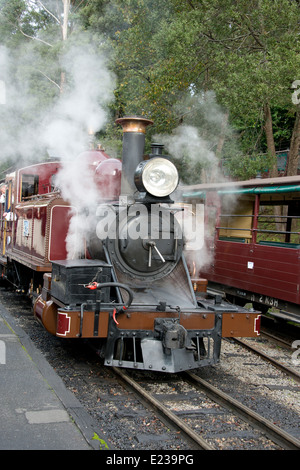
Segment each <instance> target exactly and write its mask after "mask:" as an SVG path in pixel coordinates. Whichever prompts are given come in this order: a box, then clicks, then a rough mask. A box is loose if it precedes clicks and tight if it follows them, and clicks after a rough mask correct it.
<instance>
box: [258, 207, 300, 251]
mask: <svg viewBox="0 0 300 470" xmlns="http://www.w3.org/2000/svg"><path fill="white" fill-rule="evenodd" d="M257 229H258V230H257V242H258V243H260V244H272V245H278V246H290V247H291V248H298V247H299V243H300V231H299V230H300V217H299V201H292V202H290V203H287V202H286V203H282V204H280V205H271V204H268V203H267V202H265V203H262V204H261V205H260V210H259V214H258V226H257Z"/></svg>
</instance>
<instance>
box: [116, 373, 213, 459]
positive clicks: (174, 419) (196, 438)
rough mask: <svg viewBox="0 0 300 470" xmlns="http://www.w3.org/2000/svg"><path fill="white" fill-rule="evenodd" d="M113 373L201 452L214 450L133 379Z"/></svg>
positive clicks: (124, 374) (123, 374)
mask: <svg viewBox="0 0 300 470" xmlns="http://www.w3.org/2000/svg"><path fill="white" fill-rule="evenodd" d="M112 369H113V370H114V372H115V373H116V374H117V375H119V376H120V377H121V379H122V380H123V381H125V382H126V383H127V384H129V385H130V386H131V387H132V388H133V389H134V390H135V391H137V392H138V394H140V395H141V396H142V397H143V398H144V399H145V400H146V401H148V402H149V403H150V404H151V405H152V406H154V407H155V408H156V409H157V410H159V412H160V413H162V414H163V416H165V417H166V418H167V419H168V420H169V421H171V422H172V423H173V424H175V425H176V427H177V428H179V429H180V430H181V431H183V432H184V433H185V434H186V435H187V436H188V437H189V438H190V439H192V441H193V442H195V443H196V444H197V445H198V446H199V447H200V448H201V449H203V450H216V449H215V448H214V447H213V446H211V445H210V444H209V443H208V442H207V441H205V440H204V439H202V438H201V437H200V436H198V434H196V433H195V432H194V431H193V430H192V429H190V428H189V426H187V425H186V424H185V422H184V421H183V420H182V419H180V418H178V417H177V416H176V415H175V414H174V413H173V412H172V411H170V410H169V409H168V408H167V407H166V406H164V405H163V404H162V403H161V402H160V401H158V400H157V399H156V398H154V397H153V396H152V395H151V394H149V393H147V391H146V390H145V389H143V387H141V386H140V385H139V384H138V383H137V382H136V381H135V380H134V379H132V378H131V377H129V376H128V375H127V374H126V373H124V371H123V370H121V369H118V368H116V367H113V368H112Z"/></svg>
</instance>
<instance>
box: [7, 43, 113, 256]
mask: <svg viewBox="0 0 300 470" xmlns="http://www.w3.org/2000/svg"><path fill="white" fill-rule="evenodd" d="M81 39H82V38H81ZM80 43H81V44H83V43H84V45H83V46H78V45H77V46H76V45H73V46H71V47H70V48H69V49H68V50H67V52H66V53H65V54H64V55H63V56H61V63H60V65H61V67H62V69H63V70H64V71H65V75H66V85H65V87H64V90H63V93H62V94H61V95H60V96H59V98H58V99H56V101H55V102H54V104H53V105H49V106H48V108H47V109H45V108H44V111H43V113H42V114H40V115H39V116H37V114H36V113H33V111H34V110H36V109H38V108H37V107H36V106H34V105H35V104H36V101H37V97H36V96H33V95H32V92H30V91H29V88H30V87H29V83H27V82H26V81H25V80H23V81H22V83H19V82H18V81H17V80H15V79H14V77H15V76H16V70H17V69H18V63H16V62H14V61H13V59H12V58H11V55H10V54H9V52H8V51H7V50H6V49H5V48H4V47H0V80H2V81H3V82H5V84H6V102H5V105H3V107H2V108H1V105H0V119H1V118H2V119H1V121H2V125H1V126H0V162H1V161H4V160H6V159H10V160H11V161H12V163H16V165H17V166H20V165H23V166H26V165H27V164H30V163H32V162H33V161H34V163H36V162H37V157H39V158H40V159H43V158H44V157H45V155H46V149H47V151H48V153H49V154H50V155H51V156H55V157H57V158H60V160H61V165H62V168H61V171H60V172H59V173H58V175H57V180H56V184H57V186H58V187H59V188H60V189H61V192H62V197H63V198H65V199H66V200H67V201H69V202H70V203H71V204H72V206H74V208H76V209H75V211H74V217H73V218H72V221H71V226H70V231H69V235H68V239H67V249H68V252H69V256H73V255H74V252H77V251H80V250H79V247H81V248H82V239H83V233H87V232H88V230H89V221H90V218H91V217H90V216H89V214H86V212H85V211H84V208H86V207H89V208H90V213H92V211H93V210H94V209H95V208H96V204H97V202H99V201H98V199H97V198H98V197H99V194H98V192H97V191H96V187H95V186H94V183H93V180H92V177H91V174H90V172H89V169H88V167H87V166H86V165H85V164H84V162H83V161H80V160H78V159H76V157H77V156H78V154H79V153H80V152H82V151H84V150H88V143H89V142H88V139H89V137H88V132H89V130H92V131H93V132H97V131H99V130H101V129H103V128H104V126H105V124H106V121H107V111H106V110H107V106H108V104H109V103H111V102H112V100H113V90H114V87H115V77H114V75H113V74H112V73H111V71H110V70H109V67H108V65H107V60H106V58H105V57H104V55H101V54H99V53H98V51H96V48H95V47H93V45H92V44H91V42H90V40H89V38H87V37H85V40H84V41H83V40H81V41H80ZM28 54H30V57H27V61H28V62H27V63H28V64H31V65H32V66H33V67H34V66H35V60H36V62H38V60H37V58H36V56H35V54H36V52H33V51H32V50H30V51H29V52H28ZM45 80H46V79H45ZM49 86H53V85H50V84H49ZM24 115H27V116H28V119H24ZM19 117H20V119H19ZM21 159H22V162H20V160H21ZM71 252H72V253H71ZM75 256H76V255H75Z"/></svg>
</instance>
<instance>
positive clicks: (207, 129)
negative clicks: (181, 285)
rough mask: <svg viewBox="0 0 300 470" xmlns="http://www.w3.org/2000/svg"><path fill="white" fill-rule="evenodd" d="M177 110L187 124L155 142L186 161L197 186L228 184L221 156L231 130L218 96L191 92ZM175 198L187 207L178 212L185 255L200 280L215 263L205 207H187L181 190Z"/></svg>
mask: <svg viewBox="0 0 300 470" xmlns="http://www.w3.org/2000/svg"><path fill="white" fill-rule="evenodd" d="M175 109H176V113H178V115H179V116H182V117H183V123H182V124H181V125H179V126H178V127H177V128H176V129H175V130H174V131H173V132H172V134H171V135H156V136H155V140H156V141H158V142H161V143H162V144H164V146H165V148H166V150H167V153H168V154H170V155H172V157H174V158H175V159H176V160H177V163H178V164H180V163H181V162H182V161H183V160H184V162H185V165H186V167H189V168H186V169H185V172H186V175H188V176H189V175H190V174H192V175H193V180H194V183H195V184H200V183H207V182H209V183H220V182H222V181H224V176H223V175H222V173H221V171H220V165H219V164H220V160H219V158H218V156H217V153H220V152H221V150H222V143H223V141H224V136H225V135H226V134H228V133H230V129H229V126H228V115H227V113H226V112H225V111H224V110H223V109H222V108H221V106H220V105H219V104H218V103H217V100H216V96H215V93H214V92H212V91H208V92H202V93H200V94H198V95H196V94H192V93H191V94H189V95H188V96H187V97H185V98H184V99H183V100H182V101H181V102H180V103H178V104H177V105H176V106H175ZM195 169H197V170H196V171H197V173H196V174H195ZM186 175H185V176H186ZM189 183H190V182H189ZM189 183H187V182H186V184H189ZM172 196H173V198H174V199H175V200H176V202H177V203H180V204H181V205H182V206H183V207H184V208H185V209H184V212H183V214H180V213H178V219H179V220H180V219H181V220H180V223H181V225H182V227H183V234H184V237H185V250H184V253H185V257H186V259H187V263H188V265H189V269H190V272H191V274H192V275H194V276H195V277H198V275H199V273H201V269H202V268H203V267H205V266H207V265H208V264H210V263H211V262H212V261H213V255H212V250H211V247H210V246H207V245H206V244H205V243H204V204H200V203H199V204H197V205H193V207H192V206H191V205H190V204H187V205H184V204H183V203H182V201H181V194H180V191H177V192H176V193H174V194H173V195H172ZM192 227H193V228H192Z"/></svg>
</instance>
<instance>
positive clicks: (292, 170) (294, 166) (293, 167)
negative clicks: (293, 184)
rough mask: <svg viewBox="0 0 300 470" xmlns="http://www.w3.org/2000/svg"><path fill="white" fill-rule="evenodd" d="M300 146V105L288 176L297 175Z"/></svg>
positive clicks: (289, 159)
mask: <svg viewBox="0 0 300 470" xmlns="http://www.w3.org/2000/svg"><path fill="white" fill-rule="evenodd" d="M299 147H300V105H299V104H298V105H297V108H296V118H295V123H294V129H293V133H292V137H291V142H290V151H289V158H288V165H287V172H286V174H287V176H294V175H297V172H298V161H299Z"/></svg>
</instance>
